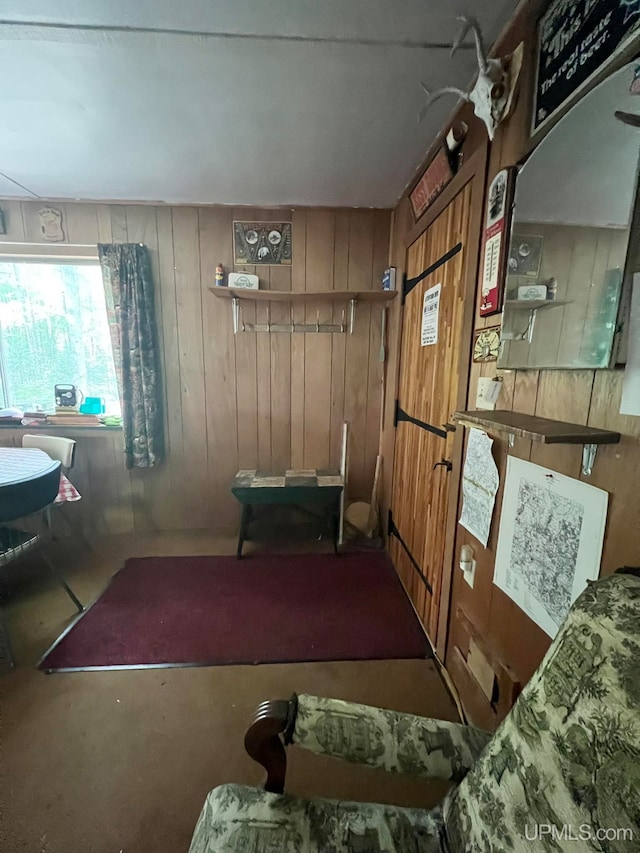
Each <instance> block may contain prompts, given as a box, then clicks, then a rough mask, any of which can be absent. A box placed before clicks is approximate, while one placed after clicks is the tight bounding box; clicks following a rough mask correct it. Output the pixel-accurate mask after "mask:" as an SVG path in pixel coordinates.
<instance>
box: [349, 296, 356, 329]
mask: <svg viewBox="0 0 640 853" xmlns="http://www.w3.org/2000/svg"><path fill="white" fill-rule="evenodd" d="M355 322H356V300H355V299H350V300H349V334H350V335H352V334H353V327H354V326H355Z"/></svg>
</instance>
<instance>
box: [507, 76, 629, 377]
mask: <svg viewBox="0 0 640 853" xmlns="http://www.w3.org/2000/svg"><path fill="white" fill-rule="evenodd" d="M639 67H640V61H635V62H632V63H630V64H629V65H626V66H625V67H624V68H622V69H620V70H619V71H617V72H616V73H615V74H613V75H611V76H610V77H608V78H607V79H606V80H605V81H604V82H603V83H601V84H600V85H599V86H597V87H596V88H595V89H593V90H592V91H591V92H589V93H588V94H587V95H585V96H584V97H583V98H582V100H581V101H579V102H578V103H577V104H576V105H575V106H574V107H573V108H572V109H571V110H570V111H569V112H568V113H567V115H566V116H565V117H564V118H563V119H562V120H561V121H560V122H559V123H558V124H557V125H556V126H555V127H554V128H553V129H552V130H551V131H550V132H549V134H548V135H547V136H546V137H545V138H544V139H543V140H542V142H541V143H540V145H539V146H538V147H537V148H536V149H535V151H534V152H533V153H532V154H531V156H530V158H529V159H528V160H527V162H526V163H525V165H524V166H523V167H522V169H521V170H520V173H519V174H518V178H517V184H516V194H515V204H514V212H513V220H512V225H511V243H510V247H509V258H508V267H507V277H506V284H505V300H504V313H503V325H502V335H501V337H502V346H501V352H500V356H499V358H498V367H504V368H516V367H517V368H527V367H531V368H536V367H541V368H602V367H609V366H610V365H611V364H612V362H613V361H614V360H616V359H614V358H613V357H612V354H613V350H614V339H615V338H616V330H618V332H619V331H620V328H621V321H622V315H623V313H624V312H623V311H622V310H621V305H622V304H623V303H624V300H623V299H622V298H621V296H622V290H623V278H624V270H625V262H626V258H627V250H628V246H629V234H630V223H631V218H632V213H633V209H634V204H635V199H636V194H637V188H638V156H639V152H640V129H638V128H637V127H633V126H630V125H628V124H625V123H623V122H622V121H620V120H619V119H618V118H616V117H615V112H616V111H618V110H620V111H623V112H627V113H638V112H640V94H639V93H640V71H639ZM634 90H635V92H634ZM627 278H629V277H627ZM626 286H627V284H626V282H625V288H626Z"/></svg>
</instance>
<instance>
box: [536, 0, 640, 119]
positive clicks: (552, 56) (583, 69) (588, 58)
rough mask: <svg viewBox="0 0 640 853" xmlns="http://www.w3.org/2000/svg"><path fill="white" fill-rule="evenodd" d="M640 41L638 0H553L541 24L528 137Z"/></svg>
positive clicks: (639, 6)
mask: <svg viewBox="0 0 640 853" xmlns="http://www.w3.org/2000/svg"><path fill="white" fill-rule="evenodd" d="M636 36H640V0H553V2H552V3H551V5H550V6H549V8H548V9H547V11H546V12H545V13H544V15H543V16H542V18H541V19H540V24H539V27H538V56H537V77H536V91H535V98H534V110H533V123H532V130H531V132H532V133H535V132H536V131H538V130H540V128H542V127H544V125H545V124H547V122H549V121H550V120H551V119H552V118H553V117H554V116H555V115H556V114H557V112H558V110H559V109H560V108H561V107H562V106H563V104H565V103H566V102H567V101H568V100H569V98H570V97H571V96H572V95H573V94H574V93H575V92H577V91H578V90H579V89H581V88H582V87H583V86H584V85H585V84H586V83H587V82H588V81H589V80H590V79H591V78H592V77H593V75H594V74H595V73H596V72H597V71H598V70H600V69H601V68H602V67H603V66H605V65H606V64H607V63H608V61H609V60H610V59H611V57H612V56H613V55H614V54H615V53H617V52H618V51H619V50H621V49H623V48H624V47H625V46H626V45H627V44H629V42H630V41H631V40H632V39H633V38H635V37H636Z"/></svg>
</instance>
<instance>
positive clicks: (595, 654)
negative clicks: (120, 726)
mask: <svg viewBox="0 0 640 853" xmlns="http://www.w3.org/2000/svg"><path fill="white" fill-rule="evenodd" d="M281 736H282V737H283V740H284V743H285V744H287V743H294V744H297V745H298V746H301V747H304V748H306V749H309V750H312V751H313V752H319V753H325V754H328V755H333V756H335V757H337V758H342V759H345V760H347V761H353V762H359V763H364V764H368V765H370V766H372V767H383V768H384V769H386V770H389V771H393V772H401V773H413V774H419V775H421V776H428V777H432V778H440V779H446V780H450V781H451V783H452V787H451V789H450V791H449V793H448V794H447V795H446V797H445V799H444V801H443V802H442V804H441V805H440V806H438V807H437V808H435V809H430V810H427V809H425V810H421V809H412V808H402V807H399V806H390V805H380V804H372V803H370V804H368V803H356V802H343V801H335V800H328V799H327V800H325V799H301V798H298V797H295V796H292V795H288V794H283V793H282V791H283V787H284V774H285V768H286V759H285V751H284V746H283V743H282V740H281ZM246 745H247V749H248V751H249V753H250V754H251V755H252V757H254V758H256V759H257V760H258V761H259V762H260V763H261V764H263V765H264V766H265V767H266V768H267V773H268V778H267V784H266V786H265V787H266V790H264V791H263V790H259V789H257V788H249V787H243V786H241V785H222V786H221V787H219V788H216V789H214V790H213V791H212V792H211V793H210V794H209V796H208V797H207V800H206V802H205V805H204V808H203V810H202V813H201V815H200V818H199V820H198V824H197V826H196V829H195V833H194V836H193V840H192V842H191V847H190V853H221V851H251V853H301V851H318V853H338V851H340V853H352V851H354V853H355V851H366V853H374V851H384V853H392V852H393V853H396V852H397V853H401V851H402V853H407V851H410V853H432V851H433V853H435V852H436V851H443V853H485V852H486V853H500V851H522V853H534V851H558V853H563V851H566V850H571V851H576V853H579V851H600V853H632V851H637V850H640V572H638V570H629V571H625V572H624V573H617V574H615V575H612V576H610V577H606V578H604V579H602V580H600V581H595V582H593V583H591V584H590V585H589V587H588V588H587V589H586V590H585V592H584V593H583V594H582V595H581V596H580V598H579V599H578V600H577V601H576V602H575V603H574V605H573V607H572V608H571V611H570V613H569V615H568V617H567V619H566V621H565V624H564V625H563V627H562V628H561V630H560V632H559V633H558V635H557V637H556V639H555V640H554V642H553V644H552V646H551V648H550V649H549V651H548V653H547V655H546V656H545V658H544V660H543V661H542V663H541V665H540V667H539V668H538V670H537V672H536V673H535V675H534V676H533V678H532V679H531V680H530V681H529V683H528V684H527V686H526V687H525V689H524V690H523V692H522V694H521V695H520V697H519V698H518V700H517V702H516V704H515V705H514V707H513V709H512V711H511V713H510V714H509V716H508V717H507V718H506V719H505V720H504V721H503V723H502V724H501V726H500V727H499V729H498V730H497V732H496V733H495V734H494V735H490V734H489V733H486V732H482V731H479V730H477V729H473V728H470V727H468V726H462V725H457V724H455V723H448V722H442V721H438V720H430V719H425V718H421V717H416V716H412V715H409V714H400V713H395V712H393V711H385V710H382V709H380V708H371V707H368V706H366V705H357V704H354V703H349V702H342V701H339V700H337V699H322V698H319V697H316V696H298V697H297V698H296V697H294V699H292V700H289V701H285V702H275V703H274V702H265V703H263V705H261V706H260V707H259V708H258V712H257V715H256V720H255V722H254V724H253V725H252V726H251V728H250V729H249V731H248V732H247V738H246Z"/></svg>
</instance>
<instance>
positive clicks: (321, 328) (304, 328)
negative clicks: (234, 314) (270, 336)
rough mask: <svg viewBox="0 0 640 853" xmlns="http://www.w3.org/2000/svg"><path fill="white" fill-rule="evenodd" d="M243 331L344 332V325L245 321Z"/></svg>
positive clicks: (308, 333)
mask: <svg viewBox="0 0 640 853" xmlns="http://www.w3.org/2000/svg"><path fill="white" fill-rule="evenodd" d="M242 331H243V332H289V333H290V334H297V333H302V334H306V335H311V334H323V333H330V334H343V333H344V331H345V329H344V326H339V325H338V324H337V323H294V324H293V325H291V324H290V323H244V324H243V326H242Z"/></svg>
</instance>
